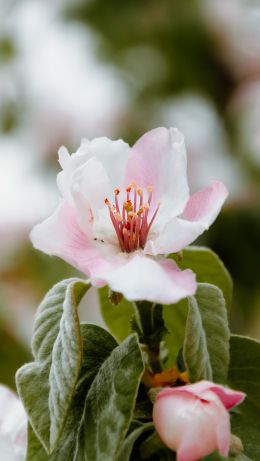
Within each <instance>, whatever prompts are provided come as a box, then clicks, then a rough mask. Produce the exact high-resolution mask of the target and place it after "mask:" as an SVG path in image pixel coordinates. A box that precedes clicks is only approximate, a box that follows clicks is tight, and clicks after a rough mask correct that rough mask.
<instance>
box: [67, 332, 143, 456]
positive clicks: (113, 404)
mask: <svg viewBox="0 0 260 461" xmlns="http://www.w3.org/2000/svg"><path fill="white" fill-rule="evenodd" d="M142 374H143V361H142V355H141V351H140V348H139V344H138V340H137V336H136V334H133V335H131V336H129V337H128V338H127V339H126V340H125V341H124V342H123V343H121V344H120V345H119V346H118V347H117V348H116V349H114V350H113V352H112V353H111V355H110V356H109V357H108V359H107V360H106V361H105V362H104V363H103V365H102V366H101V368H100V370H99V373H98V374H97V376H96V378H95V379H94V381H93V383H92V385H91V388H90V390H89V393H88V395H87V399H86V404H85V409H84V416H83V419H82V426H81V431H80V436H79V443H78V452H77V455H76V457H75V460H78V459H79V460H81V459H82V461H84V460H87V461H100V460H101V459H104V460H106V461H116V460H117V459H118V457H119V452H120V447H121V445H122V443H123V440H124V438H125V436H126V433H127V431H128V429H129V426H130V422H131V419H132V416H133V411H134V407H135V401H136V397H137V391H138V388H139V384H140V380H141V377H142Z"/></svg>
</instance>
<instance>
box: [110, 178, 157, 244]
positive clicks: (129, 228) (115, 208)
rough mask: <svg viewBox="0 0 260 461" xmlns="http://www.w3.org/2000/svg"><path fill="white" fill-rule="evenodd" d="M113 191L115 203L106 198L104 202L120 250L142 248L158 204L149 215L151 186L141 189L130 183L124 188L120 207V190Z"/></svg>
mask: <svg viewBox="0 0 260 461" xmlns="http://www.w3.org/2000/svg"><path fill="white" fill-rule="evenodd" d="M114 192H115V203H114V204H112V203H111V202H110V201H109V200H108V198H106V199H105V204H106V205H107V206H108V208H109V214H110V219H111V221H112V224H113V226H114V229H115V231H116V235H117V238H118V242H119V245H120V248H121V250H122V251H123V252H126V253H131V252H132V251H135V250H137V249H138V248H144V247H145V243H146V240H147V237H148V234H149V231H150V229H151V227H152V224H153V222H154V220H155V217H156V215H157V213H158V210H159V206H160V204H159V203H158V204H157V207H156V209H155V211H154V212H153V214H152V216H151V217H149V214H150V206H151V201H152V195H153V188H152V187H148V188H147V189H146V191H143V190H142V189H141V188H140V187H138V186H137V184H136V183H132V184H130V185H129V186H128V187H127V189H126V190H125V193H126V196H125V200H124V202H123V205H122V206H121V209H120V206H119V202H118V196H119V194H120V190H119V189H115V191H114ZM144 199H146V201H145V200H144ZM149 218H150V219H149Z"/></svg>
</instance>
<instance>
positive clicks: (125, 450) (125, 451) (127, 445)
mask: <svg viewBox="0 0 260 461" xmlns="http://www.w3.org/2000/svg"><path fill="white" fill-rule="evenodd" d="M153 427H154V425H153V423H145V424H142V423H140V425H139V427H137V428H136V429H134V430H133V431H132V432H131V433H130V434H129V435H128V436H127V437H126V439H125V440H124V443H123V445H122V447H121V450H120V455H119V459H118V461H130V457H131V453H132V450H133V447H134V444H135V442H136V441H137V440H138V438H139V437H140V436H141V435H142V434H144V433H145V432H146V431H149V430H151V429H153Z"/></svg>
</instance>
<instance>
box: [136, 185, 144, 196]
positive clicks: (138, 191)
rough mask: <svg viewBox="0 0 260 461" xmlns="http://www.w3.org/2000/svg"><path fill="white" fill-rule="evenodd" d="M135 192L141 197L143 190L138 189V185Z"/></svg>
mask: <svg viewBox="0 0 260 461" xmlns="http://www.w3.org/2000/svg"><path fill="white" fill-rule="evenodd" d="M136 192H137V193H138V195H139V197H141V196H142V195H143V191H142V189H140V187H138V189H136Z"/></svg>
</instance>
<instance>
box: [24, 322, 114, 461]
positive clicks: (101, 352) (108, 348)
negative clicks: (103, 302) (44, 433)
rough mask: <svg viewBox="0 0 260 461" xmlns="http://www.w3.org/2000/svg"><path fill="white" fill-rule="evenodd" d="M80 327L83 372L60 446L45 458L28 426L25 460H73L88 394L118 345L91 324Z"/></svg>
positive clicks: (44, 452)
mask: <svg viewBox="0 0 260 461" xmlns="http://www.w3.org/2000/svg"><path fill="white" fill-rule="evenodd" d="M80 327H81V335H82V340H83V361H82V369H81V373H80V377H79V380H78V383H77V386H76V389H75V394H74V397H73V401H72V404H71V406H70V410H69V414H68V417H67V420H66V423H65V426H64V429H63V432H62V435H61V438H60V440H59V443H58V445H57V447H56V449H55V450H54V452H53V453H52V454H51V455H50V456H49V455H47V453H46V451H45V450H44V448H43V446H42V445H41V442H40V441H39V440H38V438H37V437H36V435H35V433H34V431H33V429H32V428H31V427H29V432H28V451H27V458H26V461H35V460H37V461H47V460H48V461H72V460H73V457H74V454H75V450H76V440H77V434H78V431H79V425H80V421H81V418H82V414H83V410H84V402H85V399H86V395H87V392H88V390H89V388H90V385H91V383H92V381H93V379H94V378H95V376H96V374H97V372H98V370H99V368H100V367H101V365H102V363H103V362H104V361H105V360H106V359H107V358H108V357H109V355H110V353H111V352H112V350H113V349H114V348H115V347H116V346H117V343H116V341H115V340H114V338H113V337H112V336H111V335H110V334H109V333H108V332H107V331H106V330H104V329H103V328H101V327H98V326H97V325H91V324H81V326H80Z"/></svg>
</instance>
